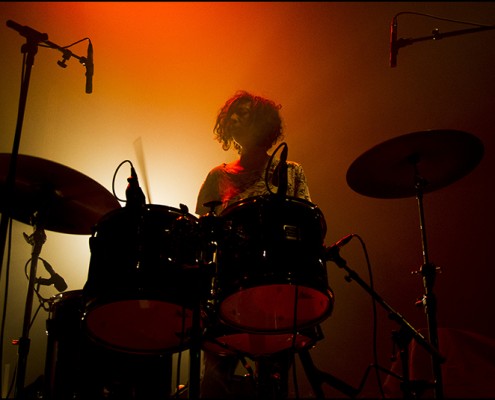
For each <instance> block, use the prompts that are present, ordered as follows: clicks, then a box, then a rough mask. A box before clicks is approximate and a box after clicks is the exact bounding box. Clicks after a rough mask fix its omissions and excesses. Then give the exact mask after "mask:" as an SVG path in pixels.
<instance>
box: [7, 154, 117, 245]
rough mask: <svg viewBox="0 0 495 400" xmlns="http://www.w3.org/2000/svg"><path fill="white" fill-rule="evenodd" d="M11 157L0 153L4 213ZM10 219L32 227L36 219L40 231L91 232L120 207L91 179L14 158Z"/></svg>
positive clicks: (24, 157)
mask: <svg viewBox="0 0 495 400" xmlns="http://www.w3.org/2000/svg"><path fill="white" fill-rule="evenodd" d="M10 159H11V154H6V153H0V209H1V210H2V212H3V211H4V210H5V207H6V204H5V193H6V181H7V174H8V171H9V164H10ZM12 196H13V198H12V201H11V204H12V205H11V209H10V210H11V211H10V215H9V216H10V217H11V218H12V219H15V220H17V221H20V222H23V223H26V224H29V225H31V221H32V216H33V215H34V214H35V213H36V214H37V216H38V217H39V219H40V220H39V221H38V224H40V225H41V226H42V227H43V229H47V230H50V231H55V232H62V233H70V234H82V235H87V234H91V233H92V228H93V226H94V225H95V224H96V223H97V222H98V221H99V219H100V218H101V217H102V216H103V215H105V214H107V213H108V212H110V211H112V210H115V209H117V208H120V207H121V206H120V203H119V202H118V200H117V199H116V198H115V197H114V196H113V195H112V194H111V193H110V192H109V191H108V190H107V189H105V187H103V186H102V185H100V184H99V183H98V182H96V181H94V180H93V179H91V178H89V177H87V176H86V175H83V174H82V173H80V172H78V171H76V170H74V169H72V168H69V167H66V166H65V165H62V164H58V163H56V162H53V161H49V160H45V159H42V158H37V157H32V156H28V155H21V154H19V155H18V156H17V163H16V174H15V185H14V193H13V195H12Z"/></svg>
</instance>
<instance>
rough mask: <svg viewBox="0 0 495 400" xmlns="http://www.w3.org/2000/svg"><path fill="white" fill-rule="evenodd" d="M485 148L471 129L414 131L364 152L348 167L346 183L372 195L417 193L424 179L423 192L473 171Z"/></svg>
mask: <svg viewBox="0 0 495 400" xmlns="http://www.w3.org/2000/svg"><path fill="white" fill-rule="evenodd" d="M483 152H484V146H483V143H482V142H481V140H480V139H478V138H477V137H476V136H474V135H472V134H470V133H466V132H463V131H458V130H427V131H422V132H413V133H409V134H406V135H402V136H398V137H396V138H393V139H390V140H387V141H385V142H383V143H381V144H378V145H377V146H375V147H373V148H371V149H370V150H368V151H366V152H364V153H363V154H362V155H361V156H359V157H358V158H357V159H356V160H355V161H354V162H353V163H352V164H351V166H350V167H349V169H348V170H347V175H346V179H347V184H348V185H349V186H350V187H351V189H353V190H354V191H356V192H358V193H360V194H362V195H365V196H369V197H377V198H382V199H393V198H404V197H411V196H416V195H417V194H418V189H417V188H416V183H417V182H422V185H421V186H422V187H420V189H421V190H422V193H427V192H432V191H434V190H437V189H440V188H443V187H445V186H447V185H450V184H451V183H453V182H455V181H456V180H458V179H460V178H462V177H464V176H465V175H467V174H468V173H469V172H471V171H472V170H473V169H474V168H475V167H476V166H477V165H478V164H479V162H480V161H481V159H482V157H483ZM418 178H420V180H418Z"/></svg>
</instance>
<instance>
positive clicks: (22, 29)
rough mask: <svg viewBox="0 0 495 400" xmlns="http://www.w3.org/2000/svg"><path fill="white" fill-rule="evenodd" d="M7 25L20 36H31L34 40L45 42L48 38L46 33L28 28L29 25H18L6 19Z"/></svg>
mask: <svg viewBox="0 0 495 400" xmlns="http://www.w3.org/2000/svg"><path fill="white" fill-rule="evenodd" d="M7 26H8V27H9V28H12V29H14V30H15V31H17V32H19V34H20V35H21V36H24V37H25V38H26V39H30V38H31V39H32V40H34V41H36V42H45V41H47V40H48V35H47V34H46V33H41V32H38V31H37V30H35V29H33V28H30V27H29V26H23V25H20V24H18V23H17V22H15V21H12V20H11V19H9V20H8V21H7Z"/></svg>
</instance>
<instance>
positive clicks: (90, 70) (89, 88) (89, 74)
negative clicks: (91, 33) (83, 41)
mask: <svg viewBox="0 0 495 400" xmlns="http://www.w3.org/2000/svg"><path fill="white" fill-rule="evenodd" d="M85 66H86V93H92V92H93V74H94V63H93V44H92V43H91V40H90V41H89V44H88V56H87V57H86V63H85Z"/></svg>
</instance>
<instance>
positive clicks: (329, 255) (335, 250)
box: [325, 233, 356, 260]
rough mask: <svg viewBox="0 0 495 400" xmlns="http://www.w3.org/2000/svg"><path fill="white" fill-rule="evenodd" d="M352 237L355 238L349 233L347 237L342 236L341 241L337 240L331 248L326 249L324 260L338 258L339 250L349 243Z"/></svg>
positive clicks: (353, 234)
mask: <svg viewBox="0 0 495 400" xmlns="http://www.w3.org/2000/svg"><path fill="white" fill-rule="evenodd" d="M354 236H356V234H355V233H349V234H348V235H347V236H344V237H343V238H342V239H340V240H338V241H337V242H335V243H334V244H332V245H331V246H328V247H326V248H325V256H326V257H325V258H326V259H327V260H332V259H333V258H335V257H336V256H338V255H339V250H340V248H341V247H344V246H345V245H346V244H347V243H349V242H350V241H351V239H352V238H353V237H354Z"/></svg>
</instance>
